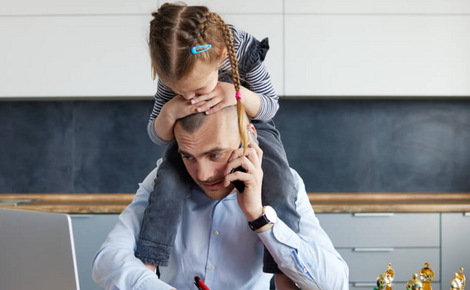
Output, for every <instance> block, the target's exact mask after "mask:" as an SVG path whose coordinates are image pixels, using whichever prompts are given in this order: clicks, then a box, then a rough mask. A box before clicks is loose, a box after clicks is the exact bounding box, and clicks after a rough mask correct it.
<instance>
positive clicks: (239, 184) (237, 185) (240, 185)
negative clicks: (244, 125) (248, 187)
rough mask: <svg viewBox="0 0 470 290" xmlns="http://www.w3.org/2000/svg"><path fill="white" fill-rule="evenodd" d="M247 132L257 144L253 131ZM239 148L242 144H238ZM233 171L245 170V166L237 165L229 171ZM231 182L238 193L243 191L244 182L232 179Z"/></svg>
mask: <svg viewBox="0 0 470 290" xmlns="http://www.w3.org/2000/svg"><path fill="white" fill-rule="evenodd" d="M248 134H250V136H251V139H252V140H253V141H254V142H255V143H256V144H257V145H259V141H258V139H257V138H256V137H255V135H254V134H253V132H251V130H248ZM240 148H243V145H240ZM235 171H241V172H246V170H245V168H243V167H241V166H239V167H237V168H235V169H232V171H231V172H230V173H234V172H235ZM232 184H233V186H235V188H236V189H237V190H238V192H239V193H243V191H245V183H244V182H243V181H240V180H234V181H232Z"/></svg>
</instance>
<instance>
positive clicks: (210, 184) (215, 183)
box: [203, 180, 223, 187]
mask: <svg viewBox="0 0 470 290" xmlns="http://www.w3.org/2000/svg"><path fill="white" fill-rule="evenodd" d="M222 181H223V180H219V181H216V182H212V183H203V184H204V186H209V187H211V186H214V185H218V184H219V183H221V182H222Z"/></svg>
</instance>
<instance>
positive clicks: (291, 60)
mask: <svg viewBox="0 0 470 290" xmlns="http://www.w3.org/2000/svg"><path fill="white" fill-rule="evenodd" d="M324 2H325V3H326V2H329V1H324ZM469 26H470V19H469V17H462V16H433V15H429V16H426V17H414V16H413V17H410V16H409V15H388V16H387V17H384V16H383V15H367V16H364V15H341V14H339V15H337V14H319V15H315V14H311V15H296V14H287V15H286V16H285V63H286V68H285V93H286V95H289V96H361V97H362V96H405V97H406V96H449V95H454V96H466V95H468V94H470V87H469V86H468V80H469V78H470V71H469V70H467V69H466V68H467V67H468V64H469V62H470V54H468V53H467V51H470V38H469V37H468V27H469Z"/></svg>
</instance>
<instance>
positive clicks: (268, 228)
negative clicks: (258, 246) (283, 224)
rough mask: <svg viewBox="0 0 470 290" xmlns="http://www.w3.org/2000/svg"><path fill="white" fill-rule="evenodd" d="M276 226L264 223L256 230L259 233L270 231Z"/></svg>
mask: <svg viewBox="0 0 470 290" xmlns="http://www.w3.org/2000/svg"><path fill="white" fill-rule="evenodd" d="M273 227H274V224H267V225H264V226H262V227H260V228H259V229H257V230H256V232H257V233H258V234H259V233H262V232H266V231H269V230H270V229H272V228H273Z"/></svg>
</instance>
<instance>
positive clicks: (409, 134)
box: [0, 99, 470, 193]
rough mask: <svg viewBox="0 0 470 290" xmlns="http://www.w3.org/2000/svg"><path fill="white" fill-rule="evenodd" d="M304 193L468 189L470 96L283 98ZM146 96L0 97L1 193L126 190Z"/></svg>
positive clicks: (154, 149)
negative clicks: (83, 98)
mask: <svg viewBox="0 0 470 290" xmlns="http://www.w3.org/2000/svg"><path fill="white" fill-rule="evenodd" d="M280 103H281V109H280V110H279V112H278V113H277V115H276V117H275V119H274V120H275V122H276V125H277V127H278V129H279V131H280V132H281V136H282V140H283V142H284V146H285V148H286V151H287V155H288V158H289V161H290V164H291V166H292V167H293V168H294V169H296V170H297V171H298V172H299V173H300V175H301V176H302V177H303V179H304V182H305V184H306V187H307V191H308V192H470V100H459V99H449V100H435V99H434V100H433V99H428V100H409V99H408V100H406V99H400V100H383V99H382V100H318V99H316V100H315V99H302V100H299V99H297V100H296V99H281V101H280ZM152 106H153V101H44V102H12V101H5V102H0V193H132V192H135V190H136V189H137V186H138V185H137V183H138V182H140V181H142V180H143V178H144V177H145V176H146V175H147V174H148V172H150V171H151V170H152V169H153V168H154V166H155V162H156V160H157V159H158V158H159V157H160V156H161V155H162V153H163V148H161V147H158V146H156V145H154V144H153V143H151V141H150V140H149V138H148V136H147V132H146V125H147V121H148V116H149V114H150V112H151V110H152Z"/></svg>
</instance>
